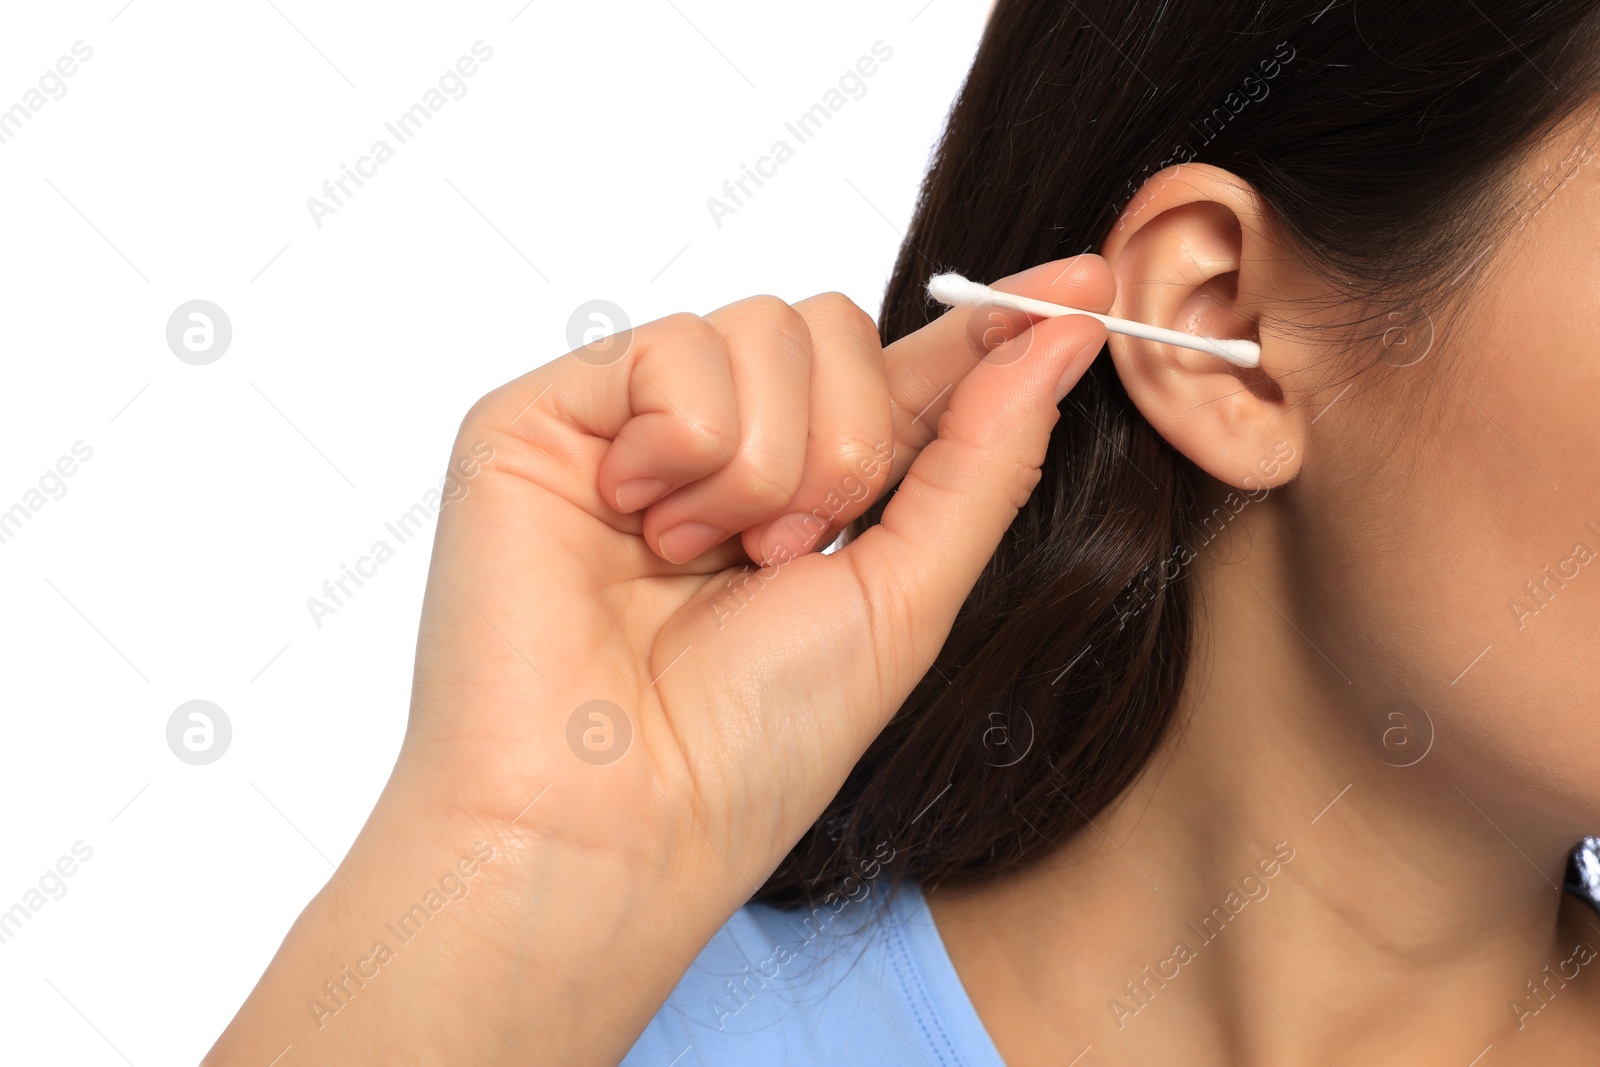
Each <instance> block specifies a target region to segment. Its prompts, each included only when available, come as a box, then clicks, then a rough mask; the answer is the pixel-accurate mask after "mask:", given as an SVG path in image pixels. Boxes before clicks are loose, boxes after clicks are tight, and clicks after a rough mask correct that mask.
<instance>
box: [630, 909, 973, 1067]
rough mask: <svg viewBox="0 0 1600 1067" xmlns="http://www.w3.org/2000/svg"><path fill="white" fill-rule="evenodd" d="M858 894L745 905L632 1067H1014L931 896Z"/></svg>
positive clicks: (687, 978)
mask: <svg viewBox="0 0 1600 1067" xmlns="http://www.w3.org/2000/svg"><path fill="white" fill-rule="evenodd" d="M856 884H857V885H858V886H859V887H860V888H861V889H862V890H863V891H864V892H862V893H858V894H857V899H855V900H846V899H845V898H838V899H836V900H835V901H834V902H833V903H832V904H831V905H818V906H817V907H816V908H812V909H798V910H788V909H778V908H774V907H771V906H769V905H765V904H747V905H745V907H743V908H742V909H740V910H739V912H738V913H737V914H736V915H734V917H733V918H732V919H730V920H729V921H728V923H727V925H726V926H724V927H723V928H722V929H721V930H720V931H718V932H717V934H716V936H715V937H713V938H712V939H711V941H710V942H709V943H708V944H707V945H706V947H705V948H704V949H703V950H702V951H701V953H700V955H699V957H698V958H697V959H696V960H695V962H694V964H693V965H692V966H690V968H689V970H688V971H687V972H686V973H685V974H684V976H683V978H682V980H680V981H679V983H678V986H677V988H676V989H675V990H673V992H672V994H671V996H670V997H668V999H667V1002H666V1003H665V1004H663V1005H662V1007H661V1010H660V1011H658V1012H657V1013H656V1015H655V1018H654V1019H652V1020H651V1021H650V1025H649V1026H648V1027H647V1028H646V1029H645V1032H644V1033H643V1034H642V1035H641V1036H640V1038H639V1041H638V1043H637V1044H635V1045H634V1047H633V1050H632V1051H631V1052H629V1053H628V1055H627V1057H626V1058H625V1059H624V1060H623V1061H622V1067H789V1065H802V1064H827V1065H829V1067H834V1065H841V1064H871V1065H873V1067H889V1065H898V1064H911V1065H918V1067H1005V1063H1004V1061H1002V1060H1001V1059H1000V1053H999V1052H998V1051H997V1050H996V1049H995V1047H994V1042H993V1041H991V1040H990V1039H989V1035H988V1033H987V1032H986V1031H985V1030H984V1028H983V1023H982V1022H980V1021H979V1019H978V1013H977V1012H976V1011H975V1010H974V1009H973V1007H972V1001H971V1000H970V999H968V997H967V993H966V990H965V989H963V988H962V985H961V979H960V978H959V977H958V976H957V975H956V972H955V968H954V967H953V966H951V963H950V957H949V956H948V955H947V954H946V952H945V948H944V942H943V941H942V940H940V938H939V931H938V928H937V927H935V926H934V924H933V917H932V916H931V915H930V914H929V912H928V906H927V903H926V902H925V901H924V900H923V896H922V892H921V891H920V890H919V889H918V887H917V886H916V885H915V884H912V883H909V882H902V883H899V884H898V885H895V886H893V887H890V886H888V885H885V884H879V883H873V882H857V883H856ZM891 888H892V890H893V891H892V892H891V891H890V890H891Z"/></svg>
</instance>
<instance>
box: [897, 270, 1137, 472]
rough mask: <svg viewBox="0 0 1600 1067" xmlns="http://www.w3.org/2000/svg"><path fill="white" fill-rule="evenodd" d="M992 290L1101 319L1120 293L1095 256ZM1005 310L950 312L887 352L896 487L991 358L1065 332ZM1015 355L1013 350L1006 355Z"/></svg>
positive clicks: (1007, 280)
mask: <svg viewBox="0 0 1600 1067" xmlns="http://www.w3.org/2000/svg"><path fill="white" fill-rule="evenodd" d="M980 280H981V279H980ZM991 284H992V285H993V286H994V288H996V289H999V290H1001V291H1003V292H1007V293H1015V294H1016V295H1018V296H1031V297H1035V298H1037V299H1040V300H1048V301H1050V302H1052V303H1056V304H1066V305H1067V306H1069V307H1076V308H1082V309H1083V310H1085V311H1095V312H1099V313H1101V314H1104V313H1106V312H1109V311H1110V310H1111V302H1112V299H1113V298H1114V296H1115V294H1116V282H1115V281H1114V280H1113V278H1112V275H1111V267H1110V265H1109V264H1107V263H1106V261H1105V260H1104V259H1103V258H1102V257H1100V256H1097V255H1094V254H1093V253H1088V254H1085V255H1081V256H1072V257H1070V258H1067V259H1058V260H1053V261H1051V262H1049V263H1040V264H1039V265H1038V266H1035V267H1029V268H1028V269H1027V270H1025V271H1020V272H1018V273H1016V274H1012V275H1008V276H1007V277H1004V278H1001V279H1000V280H999V281H997V282H993V283H991ZM1000 311H1001V309H1000V308H999V305H996V304H985V305H982V306H980V307H955V308H951V309H950V310H948V311H946V312H945V313H944V314H943V315H941V316H939V317H938V318H937V319H935V320H933V321H932V322H930V323H928V325H926V326H924V327H922V328H921V329H920V330H917V331H915V332H913V333H909V334H907V335H906V336H904V337H902V338H900V339H899V340H898V341H895V342H894V343H893V344H891V345H889V346H888V347H887V348H885V349H884V350H883V356H884V364H885V370H886V373H887V377H888V383H889V398H890V400H891V401H893V405H892V406H893V410H894V464H893V467H892V469H891V470H890V474H889V484H890V485H894V484H895V483H897V482H898V481H899V480H900V477H901V476H902V475H904V474H905V472H906V470H907V469H908V468H909V467H910V466H911V461H912V460H914V459H916V457H917V453H919V452H921V451H922V449H923V448H924V447H926V446H927V444H928V443H929V442H930V441H932V440H933V439H934V437H935V436H936V428H937V427H938V425H939V416H940V415H942V414H943V413H944V410H945V408H946V407H947V406H948V405H949V403H950V394H951V393H952V392H953V391H954V390H955V387H956V385H957V383H959V382H960V381H961V380H962V379H963V378H965V377H966V376H967V373H968V372H969V371H971V370H972V368H973V367H975V366H977V365H978V364H979V363H980V362H982V361H983V359H984V357H985V356H987V355H988V354H989V353H990V352H992V351H993V350H994V349H996V348H998V347H999V346H1000V345H1001V344H1004V343H1005V342H1006V341H1008V340H1010V339H1011V338H1013V337H1016V336H1018V335H1019V334H1020V333H1022V332H1025V331H1027V330H1028V329H1030V328H1031V329H1032V331H1033V332H1034V335H1035V340H1037V341H1038V342H1041V343H1044V342H1047V341H1048V340H1049V336H1048V334H1049V332H1050V331H1054V330H1059V329H1063V328H1065V327H1064V325H1063V323H1061V322H1058V321H1057V320H1055V319H1039V318H1036V317H1034V316H1030V315H1027V314H1025V313H1023V312H1020V311H1016V310H1014V309H1004V312H1003V313H999V312H1000ZM1074 317H1075V316H1067V317H1066V318H1067V319H1068V320H1070V319H1071V318H1074ZM1014 350H1015V346H1013V348H1012V349H1009V350H1008V351H1014Z"/></svg>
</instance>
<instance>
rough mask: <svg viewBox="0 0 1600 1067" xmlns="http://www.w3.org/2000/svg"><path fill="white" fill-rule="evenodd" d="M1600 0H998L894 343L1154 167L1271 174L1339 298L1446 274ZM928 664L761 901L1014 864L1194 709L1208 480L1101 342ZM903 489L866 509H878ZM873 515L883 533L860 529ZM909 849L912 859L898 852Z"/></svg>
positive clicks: (894, 297)
mask: <svg viewBox="0 0 1600 1067" xmlns="http://www.w3.org/2000/svg"><path fill="white" fill-rule="evenodd" d="M1597 22H1600V16H1597V4H1596V3H1594V2H1592V0H1581V2H1580V0H1498V2H1497V0H1464V2H1458V0H1426V2H1423V0H1370V2H1365V0H1334V2H1332V3H1329V2H1328V0H1207V2H1205V3H1173V2H1171V0H1068V2H1059V3H1058V2H1054V0H1000V2H999V3H998V5H997V6H996V8H995V10H994V12H993V14H992V16H991V18H990V22H989V25H988V28H987V31H986V33H985V34H984V38H983V41H982V44H981V46H980V47H979V50H978V53H977V57H976V59H975V61H974V63H973V66H972V70H971V72H970V74H969V76H968V78H967V81H966V84H965V86H964V88H963V89H962V91H961V94H960V97H959V99H958V100H957V102H956V104H955V107H954V109H953V111H952V112H951V115H950V120H949V123H948V126H947V129H946V131H945V134H944V137H943V139H942V141H941V143H940V145H939V147H938V150H937V152H936V154H935V157H934V159H933V162H932V166H931V168H930V170H929V172H928V175H927V178H926V181H925V183H924V185H923V188H922V194H921V198H920V200H919V202H918V206H917V210H916V214H915V217H914V219H913V221H912V225H911V230H910V232H909V234H908V235H907V237H906V241H905V244H904V245H903V246H902V248H901V251H900V257H899V260H898V262H897V264H896V267H895V271H894V275H893V277H892V279H891V281H890V283H889V286H888V290H887V293H886V295H885V298H884V306H883V313H882V317H881V332H882V336H883V340H884V341H885V342H886V343H887V342H889V341H892V340H894V339H895V338H898V337H901V336H903V335H905V334H907V333H909V332H911V331H913V330H916V329H918V328H919V327H921V326H923V325H924V324H926V323H927V322H929V321H930V320H931V319H932V318H933V317H934V316H936V315H937V314H938V313H939V312H940V311H941V310H942V309H940V308H938V307H936V306H934V305H933V304H932V303H931V302H930V301H929V300H928V299H927V298H926V297H925V295H924V293H923V285H924V283H925V281H926V279H927V277H928V276H929V274H931V273H934V272H935V271H938V270H945V269H953V270H959V271H961V272H963V273H965V274H967V275H968V276H970V277H973V278H977V279H981V280H986V281H987V280H992V279H996V278H1000V277H1003V276H1005V275H1007V274H1012V273H1014V272H1016V271H1019V270H1022V269H1024V268H1026V267H1030V266H1032V265H1034V264H1037V263H1042V262H1045V261H1048V260H1052V259H1057V258H1060V257H1063V256H1070V255H1074V254H1077V253H1080V252H1086V251H1093V250H1096V249H1098V248H1099V247H1100V245H1101V242H1102V241H1103V240H1104V238H1105V237H1106V236H1107V234H1108V233H1109V232H1110V229H1111V227H1112V226H1113V225H1114V224H1115V222H1116V220H1117V218H1118V216H1119V214H1120V213H1121V211H1122V209H1123V207H1124V206H1125V205H1126V204H1127V202H1128V201H1129V200H1130V199H1131V197H1132V196H1133V194H1134V193H1135V191H1136V190H1137V188H1138V187H1139V185H1140V184H1141V183H1142V182H1143V180H1144V179H1145V178H1147V177H1148V176H1150V175H1151V174H1154V173H1156V172H1157V171H1159V170H1160V169H1162V168H1163V167H1164V166H1167V165H1170V164H1172V163H1179V162H1187V161H1190V160H1197V161H1200V162H1205V163H1210V164H1214V165H1216V166H1219V167H1222V168H1225V169H1227V170H1229V171H1231V172H1232V173H1234V174H1236V175H1237V176H1239V177H1240V178H1242V179H1243V180H1245V181H1246V182H1248V183H1249V184H1250V185H1251V186H1252V187H1253V188H1254V189H1255V191H1256V192H1257V193H1258V194H1259V195H1260V196H1261V197H1262V199H1263V200H1264V202H1265V203H1266V204H1267V205H1268V207H1269V209H1270V210H1271V211H1272V212H1274V213H1275V215H1276V216H1277V221H1278V222H1279V223H1280V224H1281V227H1282V229H1283V232H1284V233H1285V234H1286V235H1287V237H1288V239H1289V240H1290V241H1291V242H1292V243H1293V244H1294V245H1296V246H1298V247H1299V248H1301V249H1303V252H1304V255H1305V257H1306V261H1307V263H1308V264H1309V265H1311V266H1312V267H1314V268H1316V269H1318V270H1319V271H1321V272H1322V273H1323V274H1325V275H1326V276H1327V277H1328V279H1329V281H1330V286H1331V291H1334V292H1336V293H1337V294H1338V295H1339V299H1340V300H1341V301H1348V302H1349V303H1350V304H1351V305H1352V306H1359V307H1361V308H1365V309H1369V310H1371V311H1372V313H1373V314H1376V313H1379V312H1381V310H1382V309H1384V308H1389V307H1394V306H1398V302H1402V301H1406V302H1411V304H1412V306H1415V302H1416V301H1417V300H1419V299H1425V298H1427V297H1428V296H1429V295H1430V294H1434V293H1439V292H1442V291H1443V290H1444V289H1445V288H1446V287H1447V286H1448V285H1450V284H1451V283H1452V278H1453V276H1456V277H1458V276H1459V274H1460V272H1461V268H1462V266H1463V265H1465V264H1467V263H1469V262H1470V261H1472V260H1473V257H1474V255H1476V254H1478V253H1480V252H1481V251H1482V250H1486V249H1487V248H1489V247H1490V246H1491V245H1492V244H1493V243H1494V242H1495V240H1496V238H1497V236H1498V235H1499V234H1500V232H1501V231H1502V230H1503V229H1504V226H1505V220H1507V219H1508V218H1509V214H1508V212H1507V210H1505V209H1506V208H1507V206H1508V203H1509V200H1508V198H1507V196H1506V195H1505V194H1506V178H1507V175H1508V174H1509V173H1510V171H1511V168H1512V165H1513V164H1514V163H1516V162H1517V161H1518V160H1519V159H1520V158H1521V155H1522V153H1523V152H1525V151H1526V150H1527V149H1529V148H1530V147H1531V146H1532V145H1533V144H1534V143H1535V141H1536V139H1537V137H1538V136H1539V135H1540V134H1541V133H1543V132H1546V131H1548V130H1550V129H1552V128H1554V127H1555V125H1556V124H1557V123H1559V122H1560V121H1561V120H1563V119H1564V118H1567V117H1569V116H1572V115H1574V114H1575V113H1576V112H1577V109H1578V107H1579V105H1581V104H1582V103H1584V102H1585V101H1586V100H1588V99H1589V97H1590V95H1591V94H1592V93H1593V92H1594V89H1595V84H1596V82H1595V75H1596V72H1595V69H1594V66H1595V61H1594V54H1595V53H1596V51H1597V49H1596V42H1597V41H1600V34H1597V32H1596V27H1597ZM1061 412H1062V415H1061V421H1060V423H1059V424H1058V425H1057V427H1056V429H1055V431H1054V433H1053V435H1052V438H1051V441H1050V447H1049V452H1048V455H1047V458H1046V460H1045V463H1044V476H1043V479H1042V481H1041V482H1040V484H1039V486H1038V488H1037V489H1036V490H1035V491H1034V493H1033V496H1032V498H1031V499H1030V500H1029V501H1028V503H1027V505H1026V506H1025V507H1024V508H1023V509H1022V511H1021V513H1020V514H1019V515H1018V516H1017V518H1016V521H1015V522H1014V523H1013V524H1012V525H1011V528H1010V530H1009V531H1008V532H1007V533H1006V535H1005V537H1004V539H1003V540H1002V541H1001V543H1000V547H999V549H998V550H997V551H996V552H995V554H994V558H993V559H992V560H991V561H990V563H989V565H988V567H987V569H986V570H985V571H984V573H983V575H982V577H981V578H980V579H979V581H978V583H977V585H976V586H975V588H974V589H973V590H972V593H971V595H970V596H969V597H968V598H967V601H966V603H965V605H964V607H963V609H962V611H961V613H960V615H959V617H958V618H957V620H956V622H955V626H954V628H953V630H952V631H951V634H950V637H949V639H948V640H947V641H946V642H945V644H944V647H943V648H942V649H941V650H940V652H939V654H938V657H937V660H936V662H935V664H934V666H933V668H932V669H930V670H929V671H928V673H927V675H926V676H925V677H924V678H923V679H922V681H921V683H920V684H919V685H918V686H917V688H916V689H915V690H914V691H913V693H912V694H911V696H910V697H909V699H907V700H906V702H905V704H904V705H903V706H902V707H901V708H900V709H899V711H898V712H897V714H896V715H895V717H894V718H893V720H892V721H891V722H890V723H889V725H888V726H887V728H886V729H885V730H884V731H883V733H882V734H881V735H880V736H879V737H878V738H877V740H876V741H875V742H874V743H873V744H872V746H871V747H870V748H869V750H868V751H867V753H866V755H865V756H864V757H863V758H862V760H861V761H860V763H859V764H858V765H857V766H856V767H855V769H854V771H853V772H852V774H851V775H850V777H849V779H848V780H847V781H846V783H845V785H844V787H843V788H842V789H841V790H840V792H839V794H838V796H837V797H835V798H834V800H833V801H832V803H831V804H830V805H829V806H828V808H827V810H826V811H825V812H824V813H823V815H822V817H821V818H820V819H819V820H818V821H817V823H816V825H814V826H813V827H812V828H811V829H810V830H809V831H808V832H807V833H806V834H805V835H804V837H802V838H801V840H800V841H799V843H798V844H797V845H796V846H795V848H794V849H793V850H792V851H791V852H790V853H789V855H788V856H787V857H786V859H785V860H784V861H783V862H782V863H781V864H780V865H779V867H778V869H777V870H776V871H775V872H774V873H773V875H772V877H771V878H770V879H769V880H768V881H767V883H766V885H764V886H763V887H762V889H761V891H760V893H759V894H758V899H764V900H767V901H771V902H775V903H782V904H797V903H811V904H814V903H815V902H817V901H819V900H822V899H824V898H827V897H829V895H830V894H832V895H838V894H847V895H848V894H854V893H856V892H857V890H856V889H854V888H852V886H853V885H854V884H855V881H856V880H862V879H870V878H871V877H874V876H876V874H877V873H878V871H879V870H880V869H881V870H887V871H889V872H891V873H892V876H893V877H894V878H902V877H904V878H910V879H912V880H915V881H917V882H921V883H931V882H939V881H949V882H956V881H970V880H977V879H983V878H988V877H992V876H994V875H998V874H1001V873H1003V872H1005V871H1008V870H1011V869H1014V868H1016V867H1018V866H1020V865H1022V864H1025V863H1027V862H1029V861H1031V860H1034V859H1037V858H1038V857H1040V856H1042V855H1044V854H1046V853H1047V852H1049V851H1050V850H1051V849H1053V848H1055V847H1057V846H1058V845H1060V844H1062V843H1063V842H1064V841H1066V840H1067V839H1068V838H1069V837H1070V836H1072V835H1073V834H1074V833H1076V832H1077V831H1079V830H1080V829H1081V828H1083V827H1084V825H1085V824H1086V822H1087V820H1089V819H1092V818H1093V817H1094V816H1095V815H1096V814H1097V813H1098V812H1100V811H1101V810H1102V809H1103V808H1105V807H1106V805H1108V804H1109V803H1110V802H1111V801H1113V800H1114V799H1115V798H1116V797H1117V796H1118V795H1119V794H1121V793H1122V792H1123V791H1124V790H1125V789H1126V788H1127V787H1128V786H1129V784H1130V783H1131V782H1132V781H1133V780H1134V778H1135V776H1136V775H1137V774H1138V773H1139V771H1140V770H1141V769H1142V768H1143V766H1144V765H1145V763H1146V762H1147V761H1148V760H1149V758H1150V757H1151V754H1152V753H1153V752H1154V750H1155V748H1156V746H1157V744H1158V743H1159V742H1160V741H1161V739H1162V736H1163V734H1164V732H1165V731H1166V730H1167V728H1168V726H1169V724H1170V723H1171V721H1172V720H1173V717H1174V714H1173V713H1174V709H1175V707H1176V705H1177V701H1178V698H1179V694H1180V691H1181V689H1182V687H1183V685H1184V679H1185V675H1186V672H1187V671H1188V669H1189V667H1190V651H1191V638H1192V636H1193V634H1192V628H1193V627H1194V626H1195V620H1194V614H1195V608H1196V604H1195V603H1193V594H1192V591H1191V589H1190V584H1189V583H1188V582H1187V581H1185V580H1184V577H1183V574H1182V573H1175V572H1174V571H1175V568H1173V567H1172V566H1171V563H1170V561H1171V559H1172V557H1173V553H1174V549H1175V547H1176V546H1183V545H1195V544H1197V543H1199V542H1202V541H1203V540H1205V539H1206V534H1205V532H1204V529H1203V526H1204V523H1203V519H1202V517H1201V516H1198V515H1197V514H1196V501H1197V499H1198V494H1197V490H1198V488H1199V486H1200V481H1201V479H1202V478H1203V477H1204V476H1203V475H1202V474H1200V473H1199V472H1198V471H1197V470H1196V469H1195V468H1194V467H1193V466H1192V465H1191V464H1190V463H1189V462H1188V461H1187V460H1186V459H1185V458H1184V457H1183V456H1181V455H1180V454H1178V453H1177V452H1176V451H1175V450H1174V449H1173V448H1172V447H1171V446H1170V445H1168V444H1167V443H1166V441H1164V440H1163V439H1162V438H1161V437H1160V436H1159V435H1158V434H1157V433H1156V432H1155V431H1154V430H1153V429H1152V428H1151V427H1150V425H1149V424H1148V423H1147V422H1145V420H1144V419H1143V418H1142V417H1141V416H1140V414H1139V413H1138V411H1137V410H1136V409H1135V407H1134V406H1133V405H1132V403H1131V402H1130V401H1129V399H1128V396H1127V394H1126V393H1125V392H1124V390H1123V388H1122V385H1121V382H1120V380H1119V379H1118V377H1117V375H1116V372H1115V370H1114V368H1113V367H1112V365H1111V363H1110V361H1109V360H1107V359H1099V360H1097V361H1096V362H1095V364H1094V366H1093V368H1092V369H1091V370H1090V371H1089V373H1088V374H1087V375H1086V376H1085V377H1084V378H1083V380H1082V381H1081V383H1080V384H1079V385H1078V386H1077V387H1076V388H1075V389H1074V390H1073V392H1072V393H1070V394H1069V395H1068V397H1067V398H1066V400H1064V401H1063V402H1062V405H1061ZM883 503H884V501H879V502H878V505H877V506H876V507H874V509H873V510H872V511H870V512H869V513H868V514H867V515H866V516H864V518H863V520H861V521H862V522H863V523H870V522H875V521H877V517H878V516H879V515H880V514H881V509H882V506H883ZM858 528H859V527H858ZM888 856H892V857H893V858H892V859H890V860H889V861H888V862H887V863H882V862H881V861H883V860H884V859H885V857H888Z"/></svg>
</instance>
